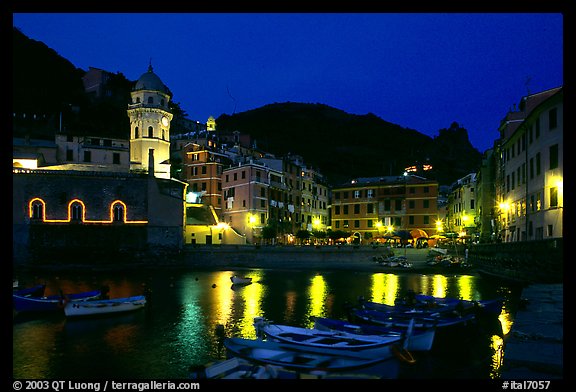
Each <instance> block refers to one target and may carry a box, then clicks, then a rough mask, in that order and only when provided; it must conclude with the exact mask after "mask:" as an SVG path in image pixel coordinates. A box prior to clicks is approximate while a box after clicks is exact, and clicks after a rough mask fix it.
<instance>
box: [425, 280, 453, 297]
mask: <svg viewBox="0 0 576 392" xmlns="http://www.w3.org/2000/svg"><path fill="white" fill-rule="evenodd" d="M447 292H448V278H447V277H446V276H444V275H434V276H432V291H431V292H430V293H428V295H432V296H434V297H438V298H444V297H446V294H447ZM424 294H426V293H424Z"/></svg>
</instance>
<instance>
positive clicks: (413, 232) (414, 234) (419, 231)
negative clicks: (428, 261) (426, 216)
mask: <svg viewBox="0 0 576 392" xmlns="http://www.w3.org/2000/svg"><path fill="white" fill-rule="evenodd" d="M410 235H412V238H414V239H418V238H420V237H424V238H428V233H426V232H425V231H424V230H422V229H412V230H410Z"/></svg>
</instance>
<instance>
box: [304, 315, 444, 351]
mask: <svg viewBox="0 0 576 392" xmlns="http://www.w3.org/2000/svg"><path fill="white" fill-rule="evenodd" d="M314 327H315V328H316V329H319V330H325V331H342V332H347V333H353V334H358V335H373V336H374V335H375V336H402V337H405V339H406V341H407V343H406V349H407V350H408V351H430V350H431V349H432V345H433V344H434V336H435V335H436V326H435V325H430V326H423V327H422V328H413V329H412V330H411V331H409V330H408V328H405V327H403V326H384V325H371V324H366V323H350V322H349V321H346V320H338V319H332V318H325V317H316V318H315V319H314ZM408 333H409V335H408Z"/></svg>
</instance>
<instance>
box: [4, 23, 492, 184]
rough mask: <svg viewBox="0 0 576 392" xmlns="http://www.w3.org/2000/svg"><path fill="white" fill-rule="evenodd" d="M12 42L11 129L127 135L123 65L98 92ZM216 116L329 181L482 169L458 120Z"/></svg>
mask: <svg viewBox="0 0 576 392" xmlns="http://www.w3.org/2000/svg"><path fill="white" fill-rule="evenodd" d="M12 50H13V59H12V62H13V63H12V64H13V86H14V88H13V92H12V98H13V112H14V121H13V136H20V137H24V136H30V137H38V138H47V139H50V138H53V137H54V134H55V133H56V132H60V131H64V132H75V133H77V134H87V135H92V136H102V137H119V138H127V137H129V122H128V117H127V115H126V108H127V105H128V104H129V101H130V94H129V92H130V90H131V88H132V87H133V85H134V83H135V81H130V80H128V79H126V78H125V77H124V75H123V74H122V73H116V74H111V75H112V77H111V86H109V87H110V91H111V92H112V96H111V97H106V98H103V99H99V100H94V99H92V98H90V97H89V96H88V95H87V94H86V93H85V92H84V90H83V83H82V76H83V75H84V74H85V73H86V71H84V70H82V69H80V68H77V67H75V66H74V65H73V64H72V63H71V62H70V61H68V60H67V59H65V58H64V57H62V56H60V55H59V54H58V53H57V52H56V51H55V50H53V49H51V48H49V47H48V46H47V45H45V44H44V43H42V42H41V41H36V40H32V39H30V38H28V37H27V36H26V35H24V34H23V33H22V32H21V31H20V30H18V29H17V28H16V27H14V28H13V48H12ZM30 59H34V61H30ZM37 64H42V65H43V66H42V67H37V66H36V65H37ZM171 110H172V111H173V112H174V116H175V119H174V120H176V119H177V118H178V117H182V118H186V113H185V112H183V111H182V110H181V108H180V107H179V105H178V104H176V103H174V102H173V101H171ZM16 113H18V114H22V113H28V114H31V113H34V116H36V114H38V118H36V117H34V118H31V116H28V117H26V118H23V117H22V116H21V115H20V116H16ZM216 120H217V129H222V130H228V131H234V130H238V131H241V132H243V133H247V134H249V135H251V136H252V137H253V139H255V140H256V142H257V145H258V147H259V148H261V149H263V150H265V151H266V150H268V152H270V153H273V154H277V155H285V154H287V153H293V154H297V155H300V156H302V157H303V158H304V161H305V162H306V164H307V165H309V166H313V167H316V168H318V169H319V171H320V172H321V173H322V174H324V175H325V176H326V177H327V179H328V180H329V181H330V182H331V183H339V182H345V181H349V180H351V179H353V178H358V177H378V176H387V175H398V174H401V173H402V172H403V171H404V169H405V168H406V167H408V166H413V165H423V164H431V165H432V167H433V170H431V171H428V172H425V173H422V174H423V176H425V177H427V178H432V179H436V180H438V181H439V183H440V184H446V185H450V184H451V183H453V182H454V181H455V180H457V179H458V178H461V177H463V176H465V175H467V174H469V173H470V172H473V171H476V170H477V169H478V167H479V165H480V163H481V157H482V154H481V153H480V152H479V151H478V150H476V149H475V148H474V147H473V146H472V145H471V144H470V141H469V138H468V133H467V131H466V129H464V128H462V127H460V126H459V125H458V124H457V123H456V122H454V123H452V124H451V125H450V127H448V128H446V129H441V130H439V135H438V136H436V137H430V136H427V135H425V134H423V133H421V132H419V131H417V130H414V129H411V128H405V127H402V126H400V125H397V124H393V123H391V122H388V121H386V120H384V119H382V118H380V117H378V116H376V115H375V114H373V113H367V114H363V115H358V114H350V113H347V112H345V111H344V110H341V109H337V108H333V107H331V106H328V105H326V104H322V103H300V102H284V103H271V104H267V105H264V106H262V107H259V108H256V109H252V110H247V111H244V112H240V113H235V114H232V115H228V114H221V115H220V116H219V117H218V118H217V119H216ZM173 122H175V121H173Z"/></svg>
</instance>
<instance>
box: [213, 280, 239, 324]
mask: <svg viewBox="0 0 576 392" xmlns="http://www.w3.org/2000/svg"><path fill="white" fill-rule="evenodd" d="M230 276H232V273H230V272H227V271H223V272H221V273H219V274H218V275H216V279H215V280H216V281H215V282H214V284H215V285H216V287H214V288H213V290H212V295H213V296H214V303H216V304H218V306H217V307H216V313H215V315H214V316H215V318H214V322H215V323H216V324H221V325H228V322H229V321H230V318H231V315H232V297H233V296H234V292H233V291H232V290H231V289H230V287H231V286H232V281H231V280H230Z"/></svg>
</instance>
